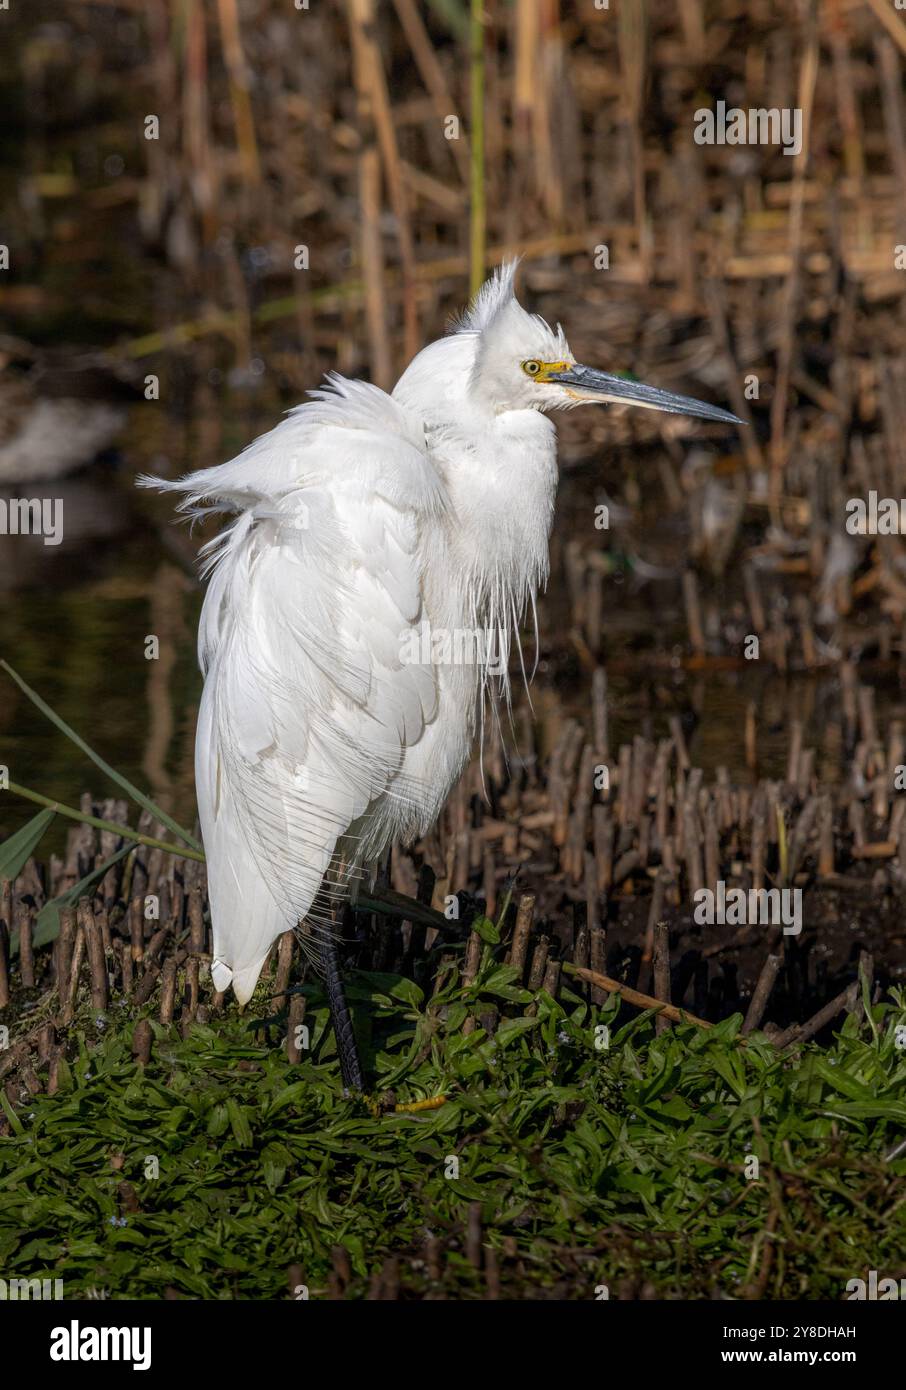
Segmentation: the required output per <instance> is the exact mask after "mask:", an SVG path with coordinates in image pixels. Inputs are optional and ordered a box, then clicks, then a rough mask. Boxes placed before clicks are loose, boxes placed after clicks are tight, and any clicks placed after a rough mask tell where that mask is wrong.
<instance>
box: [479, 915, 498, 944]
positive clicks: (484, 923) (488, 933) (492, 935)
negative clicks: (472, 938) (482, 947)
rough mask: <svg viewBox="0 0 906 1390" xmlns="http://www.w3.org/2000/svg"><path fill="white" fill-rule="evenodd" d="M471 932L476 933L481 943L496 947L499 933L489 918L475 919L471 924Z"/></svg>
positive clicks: (495, 924)
mask: <svg viewBox="0 0 906 1390" xmlns="http://www.w3.org/2000/svg"><path fill="white" fill-rule="evenodd" d="M472 930H473V931H475V932H478V935H479V936H480V937H481V939H482V941H484V942H486V943H487V944H488V945H489V946H496V945H497V943H498V942H499V941H500V932H499V931H498V930H497V923H496V922H492V921H491V919H490V917H476V918H475V921H474V922H473V923H472Z"/></svg>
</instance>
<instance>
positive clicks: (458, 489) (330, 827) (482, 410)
mask: <svg viewBox="0 0 906 1390" xmlns="http://www.w3.org/2000/svg"><path fill="white" fill-rule="evenodd" d="M514 271H515V265H514V264H513V265H509V266H507V267H505V268H503V269H502V270H501V271H500V272H498V274H497V275H496V276H495V277H494V278H493V279H492V280H491V281H489V282H488V283H487V284H486V285H485V286H484V288H483V289H482V290H481V291H480V293H479V295H478V296H477V297H476V300H475V302H474V304H473V306H472V309H471V311H470V312H469V313H468V314H467V315H466V317H465V318H464V319H463V320H462V321H461V322H460V324H459V325H458V326H457V327H456V329H455V330H454V331H453V332H452V333H451V334H450V335H449V336H448V337H446V338H444V339H442V340H441V341H439V342H436V343H433V344H431V345H430V346H429V347H427V348H425V349H424V351H423V352H421V353H419V355H418V356H417V357H416V358H415V359H414V361H413V362H412V363H411V364H410V366H409V367H408V369H407V370H406V372H405V373H404V374H403V376H402V377H401V378H400V381H399V382H398V384H397V386H396V388H395V390H394V391H393V394H392V396H388V395H387V394H386V393H385V392H383V391H380V390H378V389H377V388H376V387H374V386H370V385H368V384H366V383H363V382H356V381H347V380H344V379H343V378H342V377H338V376H334V377H331V378H330V380H329V384H328V386H327V387H325V388H324V389H322V390H320V391H316V392H314V393H313V399H312V400H311V401H309V402H308V403H307V404H305V405H302V406H299V407H297V408H296V409H295V410H293V411H291V412H290V413H289V415H288V416H287V418H286V419H284V420H283V421H282V423H281V424H279V425H278V426H277V427H276V428H275V429H273V430H271V431H270V433H269V434H266V435H264V436H262V437H261V438H260V439H258V440H256V441H255V442H254V443H253V444H252V445H250V446H249V448H247V449H246V450H245V451H244V452H243V453H242V454H240V455H239V457H238V458H236V459H233V460H232V461H231V462H230V463H225V464H223V465H222V466H220V467H217V468H211V469H206V470H204V471H201V472H197V473H192V474H189V475H188V476H187V477H185V478H182V479H180V480H179V481H178V482H175V483H162V482H160V481H159V480H154V479H144V480H142V481H143V482H144V483H145V484H146V485H153V486H157V487H164V488H169V489H174V490H178V491H180V492H182V493H184V494H186V496H185V500H184V501H183V503H182V507H183V508H184V509H188V510H190V511H192V512H199V511H205V510H210V509H214V510H218V511H222V512H226V513H235V519H234V520H233V521H232V522H231V524H230V525H229V526H228V528H227V529H226V530H225V531H224V532H223V533H222V534H221V535H220V536H219V537H218V538H217V539H216V540H215V541H214V542H212V543H211V544H210V545H209V546H208V547H207V557H206V563H207V568H208V570H209V572H210V583H209V587H208V591H207V594H206V597H205V602H204V608H203V612H202V617H201V623H200V629H199V660H200V663H201V668H202V671H203V673H204V677H205V683H204V693H203V696H202V702H201V709H200V714H199V723H198V735H197V742H196V783H197V790H198V804H199V814H200V820H201V828H202V834H203V837H204V844H205V852H206V857H207V862H208V883H209V893H210V904H211V916H212V925H213V939H214V955H215V962H214V967H213V974H214V983H215V986H216V987H217V988H219V989H225V988H226V987H227V985H228V984H232V986H233V989H234V991H235V993H236V996H237V998H238V1000H239V1001H240V1003H244V1002H245V1001H247V1000H248V999H249V997H250V996H251V994H252V991H253V989H254V987H255V983H256V981H257V979H258V975H259V973H260V970H261V967H262V965H263V963H264V959H265V957H266V955H267V952H268V950H269V948H270V946H271V944H272V943H273V941H274V940H275V938H276V937H278V936H279V935H280V934H281V933H282V932H284V931H286V930H287V929H288V928H295V927H296V925H297V924H298V923H299V922H300V920H301V919H302V918H307V919H308V921H309V923H313V924H314V926H315V929H317V928H318V924H319V923H324V922H325V921H326V913H327V910H328V908H329V905H330V901H331V899H332V898H334V897H335V896H336V895H339V894H342V893H344V892H345V891H347V889H348V886H349V883H350V880H351V879H352V877H353V876H354V875H355V874H357V873H358V872H360V870H361V869H362V867H363V866H364V865H366V864H369V863H370V862H373V861H374V860H375V859H377V858H378V857H379V856H381V855H382V854H383V852H384V851H385V850H386V848H387V847H388V845H389V844H390V843H391V841H392V840H393V839H395V838H399V839H401V840H403V841H406V840H408V839H411V838H412V837H414V836H416V835H419V834H421V833H423V832H424V831H425V830H426V829H427V828H428V826H429V825H430V824H431V822H432V821H433V819H434V818H435V817H436V815H437V813H438V812H439V810H440V808H441V806H442V804H443V802H444V799H445V798H446V796H447V794H448V792H449V791H450V789H451V788H452V786H453V785H454V783H455V782H456V780H457V778H458V777H459V776H460V774H461V772H462V770H463V768H464V766H465V763H466V761H467V759H468V757H469V754H470V751H471V747H472V744H473V741H474V737H475V733H476V727H477V721H478V716H479V710H480V709H481V708H482V706H483V698H482V697H483V694H484V692H485V690H486V689H487V687H488V686H489V685H490V684H491V683H492V682H493V681H494V680H495V679H496V680H497V681H498V684H499V685H500V686H501V687H502V688H503V689H504V690H506V689H507V683H506V676H505V674H504V675H502V676H500V677H499V678H496V677H493V676H491V674H490V671H491V669H492V668H493V667H494V664H495V663H496V662H498V661H499V660H500V647H501V646H502V648H503V654H504V657H505V656H506V654H507V652H508V650H509V644H510V642H511V640H512V639H513V637H514V636H516V640H517V641H518V636H517V633H518V624H519V622H520V620H521V618H522V615H523V613H524V612H525V610H526V607H527V606H529V607H531V606H532V605H533V603H534V599H535V595H536V593H537V591H538V588H539V586H540V585H542V584H543V583H544V581H545V579H546V576H547V567H548V535H549V531H550V526H551V520H552V515H553V505H554V494H555V489H556V478H557V470H556V444H555V432H554V428H553V425H552V424H551V422H550V421H549V420H548V419H547V418H546V416H545V415H544V414H543V411H544V410H546V409H548V408H551V407H555V406H570V405H574V404H577V403H579V400H580V399H598V400H600V399H621V398H623V397H624V396H630V398H631V399H633V400H636V401H637V403H639V404H646V403H648V402H647V401H646V400H645V399H642V398H640V397H639V396H638V392H644V391H648V390H649V389H650V388H641V387H638V386H637V385H636V384H635V383H633V384H632V386H633V392H632V393H631V395H630V392H629V391H628V390H624V386H628V385H629V383H622V382H621V379H619V378H612V377H604V376H603V374H600V373H592V372H591V371H590V369H587V368H579V367H577V366H576V364H575V363H574V362H573V359H572V357H571V354H570V352H569V348H568V346H567V344H566V341H565V339H564V337H563V334H562V332H560V331H559V330H558V331H557V332H556V333H555V332H553V331H552V330H551V329H549V328H548V326H547V325H546V324H544V323H543V322H542V321H541V320H540V319H537V318H535V317H533V316H531V315H529V314H527V313H525V311H524V310H523V309H521V308H520V306H519V304H518V303H517V301H516V300H515V298H514V296H513V276H514ZM535 367H538V369H539V370H538V371H537V373H535V374H534V375H533V374H532V373H533V372H534V368H535ZM583 373H584V374H585V375H583ZM592 377H595V378H596V380H595V382H594V383H592V381H591V378H592ZM602 383H603V384H606V389H605V387H604V385H602ZM652 395H657V396H658V397H659V398H661V400H663V401H666V402H668V404H666V405H662V408H666V409H677V408H678V407H677V406H676V405H675V404H673V405H671V404H669V402H676V401H680V400H684V398H679V397H669V396H666V395H664V394H663V393H656V392H652ZM686 404H687V405H693V404H695V403H692V402H686ZM701 411H702V413H709V414H713V416H714V417H715V418H732V417H727V416H726V414H725V413H724V412H717V411H713V410H712V408H709V407H701ZM203 504H207V506H205V505H203ZM476 632H480V633H488V632H490V633H492V634H499V636H497V637H496V638H492V639H491V640H490V642H484V643H482V642H480V641H479V642H478V643H474V642H470V641H469V640H468V637H466V638H465V639H464V637H463V634H474V633H476ZM457 635H458V638H457Z"/></svg>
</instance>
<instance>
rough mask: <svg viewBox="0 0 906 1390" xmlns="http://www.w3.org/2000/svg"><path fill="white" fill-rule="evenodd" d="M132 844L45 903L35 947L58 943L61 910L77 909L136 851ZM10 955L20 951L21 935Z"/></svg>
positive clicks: (36, 928)
mask: <svg viewBox="0 0 906 1390" xmlns="http://www.w3.org/2000/svg"><path fill="white" fill-rule="evenodd" d="M134 848H135V846H134V845H132V844H128V845H123V847H122V849H118V850H117V852H116V854H112V855H111V856H110V858H109V859H105V860H104V862H103V864H99V865H98V867H97V868H96V869H92V871H91V873H90V874H86V875H85V877H84V878H82V879H80V880H79V882H78V883H76V884H75V885H74V886H73V887H72V888H70V889H69V891H68V892H66V893H61V894H60V896H59V897H58V898H52V899H51V901H50V902H49V903H45V904H44V906H43V907H42V908H41V911H40V912H39V913H38V915H37V917H36V918H35V932H34V938H33V944H34V945H35V946H46V945H47V944H48V942H51V941H56V939H57V937H58V936H59V935H60V908H61V907H75V905H76V903H77V902H78V901H79V898H84V896H85V894H86V893H87V892H88V890H89V888H93V887H94V885H95V883H97V881H98V879H101V878H103V877H104V875H105V873H106V872H107V870H108V869H110V868H112V867H113V865H114V864H118V863H119V861H120V860H121V859H122V858H123V857H124V855H127V854H128V853H129V851H130V850H132V849H134ZM9 949H10V954H12V955H15V953H16V952H17V951H18V949H19V933H18V932H16V934H15V937H14V938H13V940H11V941H10V948H9Z"/></svg>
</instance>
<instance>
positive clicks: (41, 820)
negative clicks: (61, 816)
mask: <svg viewBox="0 0 906 1390" xmlns="http://www.w3.org/2000/svg"><path fill="white" fill-rule="evenodd" d="M53 818H54V812H53V811H39V812H38V814H37V815H36V816H32V818H31V820H30V821H26V823H25V824H24V825H23V826H21V827H20V828H19V829H18V830H17V831H16V833H15V834H14V835H10V837H9V839H8V840H4V842H3V844H2V845H0V878H9V879H13V878H15V877H16V876H17V874H20V873H21V872H22V869H23V868H24V867H25V865H26V864H27V862H28V860H29V858H30V857H31V855H32V854H34V852H35V850H36V849H37V847H38V845H39V844H40V843H41V838H42V836H43V835H44V831H45V830H46V829H47V827H48V826H49V825H50V822H51V821H52V820H53Z"/></svg>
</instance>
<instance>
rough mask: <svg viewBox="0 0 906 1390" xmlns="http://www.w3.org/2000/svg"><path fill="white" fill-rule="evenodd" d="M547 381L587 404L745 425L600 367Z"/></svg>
mask: <svg viewBox="0 0 906 1390" xmlns="http://www.w3.org/2000/svg"><path fill="white" fill-rule="evenodd" d="M547 380H548V381H558V382H559V383H560V385H561V386H567V387H569V388H570V389H571V390H573V391H575V392H576V395H577V396H580V397H581V398H582V399H583V400H589V401H602V402H604V401H610V402H613V404H615V405H619V404H625V405H640V406H644V408H645V409H646V410H665V411H667V413H668V414H670V415H694V416H696V417H697V418H698V419H700V420H720V421H721V422H722V423H723V424H725V425H742V424H744V423H745V422H744V421H743V420H740V419H739V417H738V416H737V415H731V414H730V412H729V410H721V409H720V407H719V406H716V405H707V404H706V403H705V402H704V401H696V400H694V399H693V398H692V396H678V395H676V393H675V392H673V391H661V390H660V388H659V387H657V386H643V385H642V383H641V382H640V381H629V380H627V379H626V377H622V376H612V375H611V374H610V372H599V371H598V370H597V368H596V367H583V366H581V365H580V364H579V363H576V365H575V366H574V367H570V368H568V369H567V370H566V371H562V372H552V373H551V374H550V376H549V377H547Z"/></svg>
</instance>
